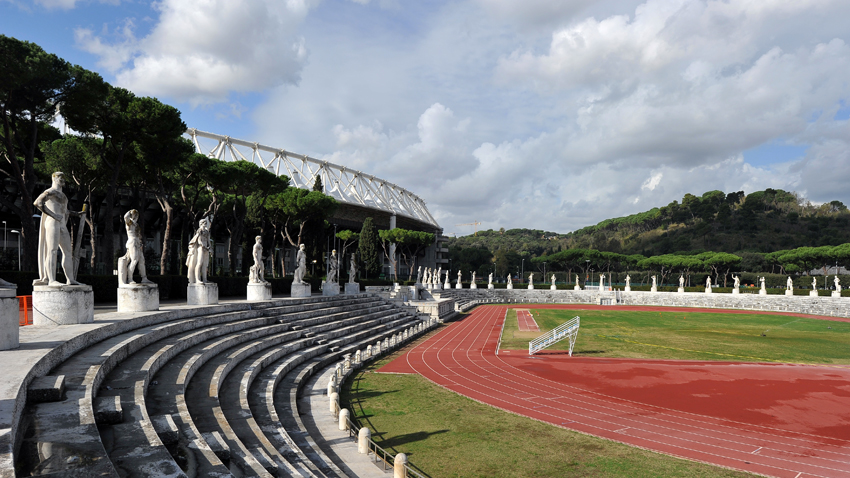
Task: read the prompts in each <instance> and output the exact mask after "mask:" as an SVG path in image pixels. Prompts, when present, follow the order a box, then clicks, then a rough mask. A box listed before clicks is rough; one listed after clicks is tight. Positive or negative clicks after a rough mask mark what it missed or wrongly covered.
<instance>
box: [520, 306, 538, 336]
mask: <svg viewBox="0 0 850 478" xmlns="http://www.w3.org/2000/svg"><path fill="white" fill-rule="evenodd" d="M516 321H517V327H519V331H520V332H540V327H538V326H537V321H536V320H534V317H532V315H531V312H530V311H529V310H528V309H517V311H516Z"/></svg>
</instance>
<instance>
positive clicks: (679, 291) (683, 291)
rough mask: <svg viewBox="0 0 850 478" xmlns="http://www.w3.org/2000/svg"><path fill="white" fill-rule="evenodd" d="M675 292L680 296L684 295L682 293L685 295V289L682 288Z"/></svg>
mask: <svg viewBox="0 0 850 478" xmlns="http://www.w3.org/2000/svg"><path fill="white" fill-rule="evenodd" d="M677 292H678V293H680V294H684V293H685V288H684V287H679V290H678V291H677Z"/></svg>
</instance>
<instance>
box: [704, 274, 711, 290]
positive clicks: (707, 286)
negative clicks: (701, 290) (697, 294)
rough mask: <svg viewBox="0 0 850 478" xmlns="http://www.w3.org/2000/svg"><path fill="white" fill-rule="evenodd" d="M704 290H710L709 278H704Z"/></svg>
mask: <svg viewBox="0 0 850 478" xmlns="http://www.w3.org/2000/svg"><path fill="white" fill-rule="evenodd" d="M705 288H706V289H711V276H706V278H705Z"/></svg>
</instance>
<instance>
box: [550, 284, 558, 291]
mask: <svg viewBox="0 0 850 478" xmlns="http://www.w3.org/2000/svg"><path fill="white" fill-rule="evenodd" d="M549 290H558V286H556V285H555V284H552V285H550V286H549Z"/></svg>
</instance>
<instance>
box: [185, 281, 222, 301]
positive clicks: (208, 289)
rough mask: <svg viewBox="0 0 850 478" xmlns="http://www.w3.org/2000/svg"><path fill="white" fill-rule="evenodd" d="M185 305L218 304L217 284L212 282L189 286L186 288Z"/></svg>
mask: <svg viewBox="0 0 850 478" xmlns="http://www.w3.org/2000/svg"><path fill="white" fill-rule="evenodd" d="M186 303H187V304H189V305H213V304H218V284H216V283H214V282H205V283H203V284H199V283H194V284H189V285H188V287H187V288H186Z"/></svg>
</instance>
